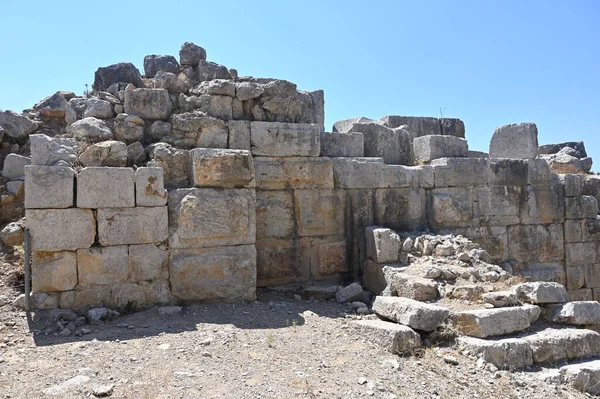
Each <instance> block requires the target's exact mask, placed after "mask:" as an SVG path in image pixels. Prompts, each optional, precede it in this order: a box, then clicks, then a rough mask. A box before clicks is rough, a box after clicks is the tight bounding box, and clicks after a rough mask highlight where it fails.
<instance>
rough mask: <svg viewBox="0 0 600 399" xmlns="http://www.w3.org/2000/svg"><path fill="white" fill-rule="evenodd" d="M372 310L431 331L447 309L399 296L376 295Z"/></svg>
mask: <svg viewBox="0 0 600 399" xmlns="http://www.w3.org/2000/svg"><path fill="white" fill-rule="evenodd" d="M373 312H375V313H376V314H377V315H378V316H381V317H383V318H385V319H389V320H392V321H395V322H396V323H400V324H403V325H405V326H408V327H410V328H414V329H415V330H422V331H433V330H435V329H436V328H437V327H438V326H440V325H441V324H442V323H443V322H444V321H445V320H446V318H447V317H448V314H449V311H448V309H445V308H442V307H440V306H435V305H430V304H427V303H423V302H419V301H415V300H412V299H408V298H401V297H384V296H378V297H376V298H375V302H373Z"/></svg>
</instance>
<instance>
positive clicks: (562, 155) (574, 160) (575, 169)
mask: <svg viewBox="0 0 600 399" xmlns="http://www.w3.org/2000/svg"><path fill="white" fill-rule="evenodd" d="M540 158H542V159H544V160H546V161H547V162H548V164H549V165H550V169H552V171H553V172H554V173H582V174H585V173H588V172H589V171H590V169H591V168H592V158H590V157H586V158H581V159H580V158H579V157H577V152H576V151H575V150H574V149H572V148H570V147H565V148H563V149H561V150H560V151H559V152H558V153H557V154H551V155H540Z"/></svg>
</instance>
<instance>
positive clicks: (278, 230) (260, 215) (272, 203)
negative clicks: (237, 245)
mask: <svg viewBox="0 0 600 399" xmlns="http://www.w3.org/2000/svg"><path fill="white" fill-rule="evenodd" d="M294 229H295V227H294V202H293V199H292V192H291V191H257V192H256V237H257V238H259V239H260V238H266V237H288V236H290V235H291V234H292V233H293V232H294Z"/></svg>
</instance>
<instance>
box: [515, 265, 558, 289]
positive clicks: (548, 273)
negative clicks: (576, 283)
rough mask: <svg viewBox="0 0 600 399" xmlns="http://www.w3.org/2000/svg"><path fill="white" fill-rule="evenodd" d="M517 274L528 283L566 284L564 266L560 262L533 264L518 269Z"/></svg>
mask: <svg viewBox="0 0 600 399" xmlns="http://www.w3.org/2000/svg"><path fill="white" fill-rule="evenodd" d="M518 274H519V275H521V276H523V278H525V279H527V280H530V281H544V282H552V283H559V284H563V285H565V284H567V277H566V273H565V266H564V264H563V262H562V260H561V261H560V263H559V262H556V261H555V262H552V261H546V262H537V263H536V262H533V263H529V264H527V265H526V267H525V268H520V269H519V270H518Z"/></svg>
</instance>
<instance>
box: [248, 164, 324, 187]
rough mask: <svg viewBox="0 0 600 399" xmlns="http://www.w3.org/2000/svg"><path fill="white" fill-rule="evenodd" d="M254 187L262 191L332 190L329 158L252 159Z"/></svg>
mask: <svg viewBox="0 0 600 399" xmlns="http://www.w3.org/2000/svg"><path fill="white" fill-rule="evenodd" d="M253 161H254V169H255V174H256V187H257V188H260V189H263V190H288V189H326V188H333V163H332V160H331V159H330V158H308V157H298V158H263V157H259V158H254V159H253Z"/></svg>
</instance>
